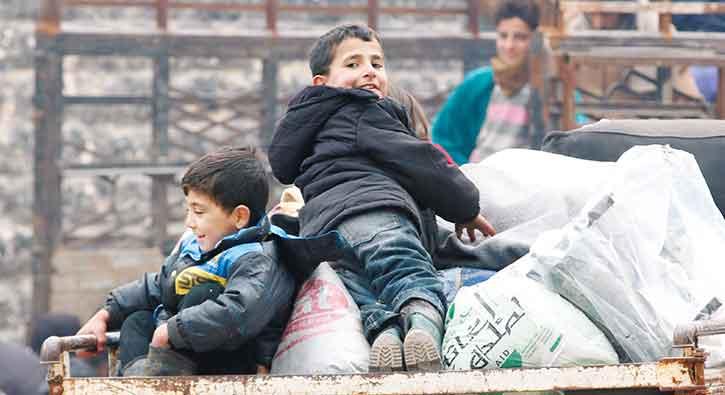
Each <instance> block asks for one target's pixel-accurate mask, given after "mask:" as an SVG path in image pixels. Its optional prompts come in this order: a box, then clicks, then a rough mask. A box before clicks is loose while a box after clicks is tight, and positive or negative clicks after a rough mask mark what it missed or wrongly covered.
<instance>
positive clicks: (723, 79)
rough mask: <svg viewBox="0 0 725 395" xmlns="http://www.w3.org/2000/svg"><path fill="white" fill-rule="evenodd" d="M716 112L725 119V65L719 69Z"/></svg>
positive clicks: (718, 116) (720, 117) (719, 117)
mask: <svg viewBox="0 0 725 395" xmlns="http://www.w3.org/2000/svg"><path fill="white" fill-rule="evenodd" d="M716 103H717V104H716V110H715V114H716V116H717V118H718V119H725V67H718V69H717V100H716Z"/></svg>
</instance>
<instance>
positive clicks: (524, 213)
mask: <svg viewBox="0 0 725 395" xmlns="http://www.w3.org/2000/svg"><path fill="white" fill-rule="evenodd" d="M613 166H614V164H613V163H612V162H596V161H588V160H583V159H576V158H570V157H567V156H563V155H558V154H552V153H547V152H541V151H534V150H526V149H508V150H504V151H501V152H498V153H496V154H494V155H491V156H489V157H488V158H486V159H485V160H484V161H482V162H479V163H473V164H466V165H464V166H462V167H461V170H462V171H463V173H464V174H465V175H466V176H467V177H468V178H469V179H470V180H471V181H473V183H474V184H475V185H476V186H477V187H478V190H479V192H480V193H479V196H480V197H479V204H480V207H481V213H482V214H483V215H484V216H485V217H486V218H487V219H488V220H489V221H490V222H491V224H492V225H493V226H494V227H495V228H496V230H497V232H498V233H497V234H496V235H495V236H493V237H489V238H485V239H483V238H482V237H481V238H479V239H478V240H477V241H476V242H474V243H469V242H468V241H465V242H461V241H460V240H459V239H458V238H457V237H456V235H455V232H453V224H451V223H449V222H447V221H445V220H443V219H441V218H439V219H438V224H439V227H440V232H439V235H438V249H437V254H436V257H435V264H436V267H437V268H439V269H445V268H450V267H460V266H463V267H471V268H479V269H488V270H500V269H502V268H504V267H506V266H507V265H509V264H511V263H512V262H514V261H515V260H517V259H519V258H520V257H522V256H523V255H525V254H526V253H528V252H529V247H530V246H531V244H532V243H533V242H534V241H535V240H536V238H537V237H538V236H539V235H540V234H541V233H542V232H544V231H546V230H552V229H557V228H560V227H562V226H564V225H565V224H566V223H567V222H568V221H569V220H570V219H571V217H572V216H573V215H575V214H576V213H577V212H579V210H581V208H582V207H583V206H584V203H585V202H586V201H587V199H588V198H589V197H590V196H591V195H592V194H593V193H594V192H595V191H597V188H599V187H600V185H601V183H602V182H603V181H604V180H606V179H607V178H608V177H609V176H610V174H611V172H612V169H613ZM464 233H465V232H464Z"/></svg>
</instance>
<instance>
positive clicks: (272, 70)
mask: <svg viewBox="0 0 725 395" xmlns="http://www.w3.org/2000/svg"><path fill="white" fill-rule="evenodd" d="M278 92H279V61H278V60H277V59H275V58H267V59H264V60H263V61H262V92H261V93H262V97H263V104H262V114H261V116H262V125H261V126H262V127H261V128H260V131H259V133H260V136H259V137H260V139H259V141H260V142H261V143H262V147H263V149H264V150H265V152H266V148H267V147H269V144H270V143H271V142H272V136H273V135H274V127H275V124H276V123H277V116H278V111H279V108H278V105H277V93H278Z"/></svg>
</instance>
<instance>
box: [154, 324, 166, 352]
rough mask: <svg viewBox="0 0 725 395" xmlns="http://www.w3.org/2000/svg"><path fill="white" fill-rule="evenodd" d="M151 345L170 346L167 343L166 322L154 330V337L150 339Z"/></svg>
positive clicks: (158, 346)
mask: <svg viewBox="0 0 725 395" xmlns="http://www.w3.org/2000/svg"><path fill="white" fill-rule="evenodd" d="M151 346H153V347H157V348H170V347H171V345H170V344H169V327H168V325H167V324H161V326H159V327H158V328H156V330H155V331H154V337H153V338H152V339H151Z"/></svg>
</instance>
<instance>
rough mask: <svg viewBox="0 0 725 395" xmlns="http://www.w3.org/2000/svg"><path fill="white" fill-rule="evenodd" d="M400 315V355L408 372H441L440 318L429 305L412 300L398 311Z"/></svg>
mask: <svg viewBox="0 0 725 395" xmlns="http://www.w3.org/2000/svg"><path fill="white" fill-rule="evenodd" d="M400 313H401V315H402V316H403V327H404V329H405V333H406V334H405V341H404V342H403V355H404V356H405V367H406V370H408V371H413V370H426V371H434V370H440V369H441V341H442V339H443V317H441V314H440V313H439V312H438V310H437V309H436V308H435V307H433V305H431V304H430V303H428V302H426V301H424V300H420V299H413V300H411V301H410V302H408V303H406V304H405V306H403V308H402V309H401V311H400Z"/></svg>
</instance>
